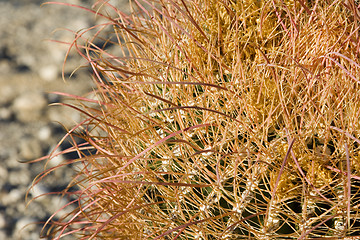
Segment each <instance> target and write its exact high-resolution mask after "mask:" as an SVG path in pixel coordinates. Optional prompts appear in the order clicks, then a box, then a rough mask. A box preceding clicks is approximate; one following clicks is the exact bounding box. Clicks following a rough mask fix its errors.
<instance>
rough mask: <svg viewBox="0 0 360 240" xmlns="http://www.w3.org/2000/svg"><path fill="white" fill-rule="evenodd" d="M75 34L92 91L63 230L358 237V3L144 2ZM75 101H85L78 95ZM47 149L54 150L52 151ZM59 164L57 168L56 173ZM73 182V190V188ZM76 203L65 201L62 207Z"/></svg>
mask: <svg viewBox="0 0 360 240" xmlns="http://www.w3.org/2000/svg"><path fill="white" fill-rule="evenodd" d="M86 10H87V11H88V12H91V13H93V14H95V15H96V16H97V17H98V18H102V19H103V21H102V22H101V23H100V24H99V25H98V26H94V28H92V29H97V30H98V31H97V32H96V33H95V34H94V35H93V37H92V38H87V39H86V41H85V43H84V44H82V45H81V44H80V42H81V41H80V40H81V39H84V38H85V35H84V34H85V33H87V31H83V32H78V33H77V35H76V39H75V41H74V43H73V45H72V46H73V47H76V49H78V51H79V53H80V54H81V55H82V56H83V57H84V58H85V59H86V60H87V62H88V63H89V66H90V67H91V69H92V71H93V81H94V83H95V84H96V86H97V89H96V90H94V93H93V94H94V96H95V98H85V97H75V99H76V100H77V102H78V103H79V104H80V105H77V107H76V108H77V109H79V111H81V112H82V113H83V114H84V116H86V117H85V118H84V121H83V122H82V123H80V124H79V125H77V126H76V127H75V128H74V129H72V130H70V131H69V135H76V136H79V137H81V138H82V139H84V140H85V143H83V144H81V145H80V144H76V143H74V147H73V148H72V149H68V150H67V151H76V152H77V153H78V154H79V158H78V159H74V160H73V161H69V164H72V163H74V162H77V164H79V166H78V169H79V170H78V172H77V173H76V177H75V178H74V181H73V182H72V183H71V184H70V185H69V187H74V186H76V187H77V188H78V189H79V190H77V191H70V190H65V191H64V193H65V194H66V195H71V196H72V197H73V199H75V200H74V201H73V203H77V208H76V209H75V210H74V211H72V212H71V213H70V214H68V215H65V216H62V217H61V218H60V219H59V220H56V221H55V220H54V219H53V220H54V221H51V220H52V219H50V220H49V222H48V224H50V225H51V226H52V231H50V232H49V234H50V235H52V236H53V237H54V238H56V237H62V236H65V235H68V234H73V235H74V236H76V237H77V238H79V239H204V240H205V239H206V240H208V239H315V238H322V239H345V238H348V239H355V238H356V237H357V236H358V237H359V236H360V220H359V219H360V218H359V217H360V216H359V214H360V211H359V206H360V155H359V153H360V140H359V136H360V132H359V130H360V122H359V120H360V118H359V115H360V88H359V87H360V78H359V76H360V61H359V59H360V58H359V55H360V45H359V43H360V38H359V34H360V30H359V28H360V6H359V3H358V2H357V1H353V0H349V1H341V0H332V1H328V0H323V1H303V0H271V1H260V0H191V1H190V0H143V1H140V0H134V1H131V10H132V11H131V14H125V13H123V12H121V11H120V9H119V8H117V7H116V6H113V5H111V4H110V3H109V1H98V2H96V4H94V6H93V8H92V9H86ZM74 107H75V106H74ZM50 161H51V156H50ZM49 171H53V169H51V170H49ZM69 189H71V188H69ZM64 207H66V206H64Z"/></svg>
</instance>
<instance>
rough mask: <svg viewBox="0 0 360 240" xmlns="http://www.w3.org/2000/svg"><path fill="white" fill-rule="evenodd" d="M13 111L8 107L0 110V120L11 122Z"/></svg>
mask: <svg viewBox="0 0 360 240" xmlns="http://www.w3.org/2000/svg"><path fill="white" fill-rule="evenodd" d="M11 114H12V112H11V110H10V109H9V108H7V107H2V108H0V120H9V119H10V118H11Z"/></svg>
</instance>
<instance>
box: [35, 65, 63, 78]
mask: <svg viewBox="0 0 360 240" xmlns="http://www.w3.org/2000/svg"><path fill="white" fill-rule="evenodd" d="M58 74H59V67H58V66H56V65H48V66H43V67H41V68H40V69H39V76H40V77H41V78H42V79H43V80H45V81H49V82H50V81H53V80H55V79H56V78H57V77H58Z"/></svg>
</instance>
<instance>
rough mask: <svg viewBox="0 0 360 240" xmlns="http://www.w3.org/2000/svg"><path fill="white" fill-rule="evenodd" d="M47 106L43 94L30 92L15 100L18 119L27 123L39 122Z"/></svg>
mask: <svg viewBox="0 0 360 240" xmlns="http://www.w3.org/2000/svg"><path fill="white" fill-rule="evenodd" d="M46 105H47V101H46V99H45V97H44V96H43V95H42V93H41V92H29V93H25V94H24V95H21V96H19V97H18V98H16V99H15V101H14V103H13V109H14V112H15V114H16V118H17V119H18V120H19V121H21V122H24V123H26V122H32V121H36V120H38V119H39V118H40V117H41V114H42V110H43V109H44V107H45V106H46Z"/></svg>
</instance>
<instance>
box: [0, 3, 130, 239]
mask: <svg viewBox="0 0 360 240" xmlns="http://www.w3.org/2000/svg"><path fill="white" fill-rule="evenodd" d="M43 2H44V1H39V0H11V1H10V0H0V36H1V38H0V73H1V74H0V161H1V164H0V239H2V240H7V239H25V240H33V239H34V240H35V239H36V240H37V239H41V238H40V236H39V235H40V231H41V228H42V225H41V224H36V223H35V222H41V221H45V220H47V218H48V217H49V216H50V215H51V214H52V213H53V212H54V211H55V210H56V209H57V208H58V206H59V204H63V203H64V200H60V198H59V197H58V196H48V197H44V198H39V199H37V200H34V201H33V202H32V203H31V204H30V205H29V206H28V207H26V201H25V195H26V192H27V190H28V189H29V187H30V186H31V183H32V181H33V179H34V178H35V177H36V176H37V175H38V174H39V173H40V172H41V171H42V170H43V169H44V167H43V163H32V164H25V163H20V162H23V161H29V160H33V159H36V158H39V157H41V156H44V155H46V154H48V153H49V152H50V151H51V150H52V149H53V148H54V147H55V146H56V144H57V143H58V141H59V140H60V139H61V137H62V136H63V135H64V133H65V131H64V128H63V126H62V125H60V124H59V123H58V122H60V123H61V124H63V125H64V126H65V127H71V126H72V125H73V124H74V122H76V121H79V119H80V118H81V116H80V115H79V114H78V113H76V112H74V111H72V110H70V109H69V108H64V107H61V106H49V104H51V103H55V102H59V101H66V100H65V99H63V98H61V97H59V96H58V95H55V94H53V93H51V92H52V91H60V92H67V93H71V94H78V95H84V94H85V93H87V92H89V91H90V90H91V88H92V85H91V78H90V74H89V72H88V70H87V69H83V70H79V71H77V72H76V74H75V75H74V76H73V77H72V78H70V79H69V80H67V81H66V82H64V81H63V80H62V79H61V68H62V63H63V60H64V56H65V53H66V50H67V46H65V45H61V44H58V43H54V42H50V41H46V39H57V40H60V41H71V40H72V39H73V34H71V33H70V32H68V31H61V30H59V31H56V32H55V33H52V32H53V31H54V30H56V29H57V28H60V27H61V28H70V29H73V30H78V29H81V28H86V27H89V26H91V25H92V24H94V21H95V19H94V17H93V16H92V15H91V14H87V13H86V12H84V11H81V10H78V9H75V8H69V7H64V6H58V5H45V6H43V7H40V5H41V3H43ZM62 2H64V0H62ZM67 2H70V3H73V4H81V5H83V6H86V5H89V2H91V1H80V0H68V1H67ZM114 2H115V1H114ZM116 2H117V3H118V4H121V3H122V1H116ZM124 7H125V5H124ZM81 64H84V62H83V61H82V60H81V59H80V58H79V57H77V56H75V54H72V55H71V56H70V58H69V62H68V64H67V65H66V68H65V74H66V75H70V74H71V72H72V70H74V69H75V68H76V67H78V66H79V65H81ZM65 145H66V144H65ZM65 147H66V146H62V148H65ZM57 161H58V162H61V161H66V158H65V157H62V158H59V159H57ZM72 174H73V171H72V169H71V167H65V168H62V169H61V170H59V171H57V172H56V173H55V174H53V175H51V176H50V177H48V178H47V179H46V180H45V181H43V182H42V183H41V184H40V185H38V187H37V188H36V189H35V190H34V191H31V192H30V195H29V196H30V198H32V197H34V196H37V195H39V194H42V193H47V192H52V191H56V190H59V189H62V188H64V187H65V186H66V185H67V183H68V182H69V179H70V178H71V176H72ZM69 239H71V238H69Z"/></svg>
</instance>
